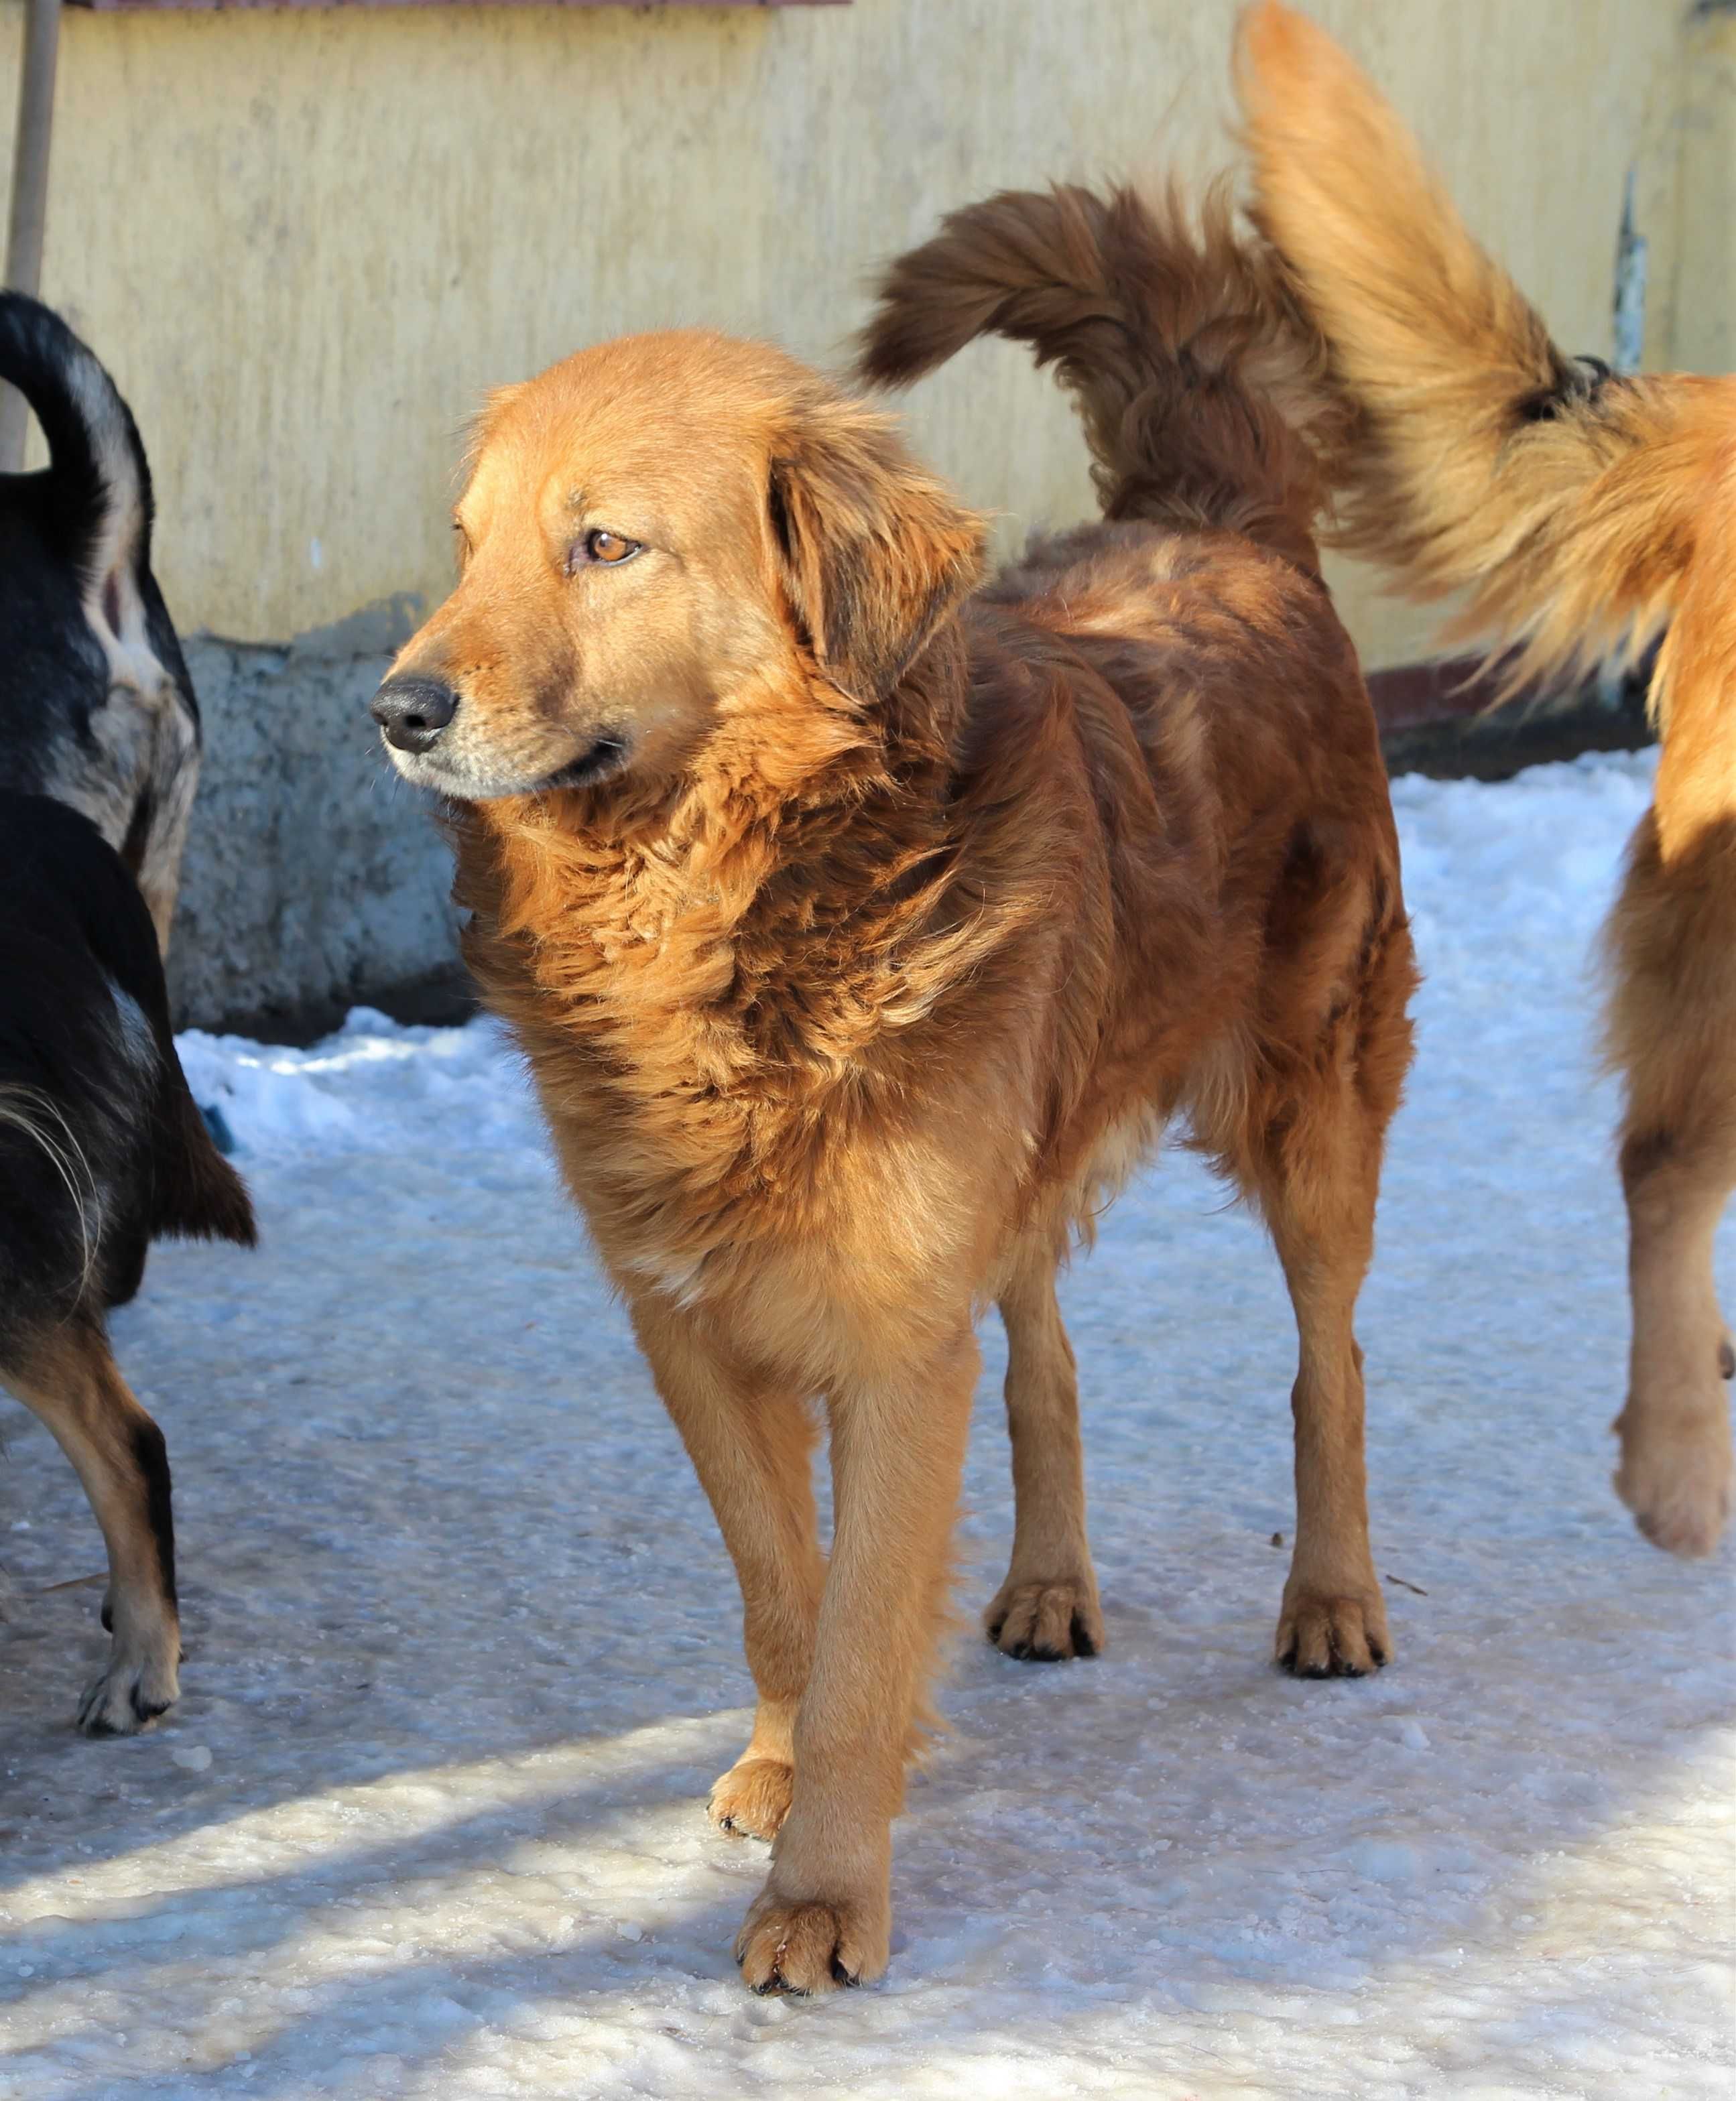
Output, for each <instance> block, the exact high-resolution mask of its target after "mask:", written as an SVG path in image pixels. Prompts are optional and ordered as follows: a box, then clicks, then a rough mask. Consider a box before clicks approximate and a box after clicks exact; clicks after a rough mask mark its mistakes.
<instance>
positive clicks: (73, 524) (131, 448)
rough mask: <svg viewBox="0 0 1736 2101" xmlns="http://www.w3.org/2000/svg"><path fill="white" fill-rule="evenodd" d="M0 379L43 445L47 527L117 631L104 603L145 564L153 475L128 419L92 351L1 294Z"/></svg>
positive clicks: (114, 613) (47, 316)
mask: <svg viewBox="0 0 1736 2101" xmlns="http://www.w3.org/2000/svg"><path fill="white" fill-rule="evenodd" d="M0 379H5V380H10V381H11V384H12V385H13V386H14V387H16V388H17V389H18V391H19V392H20V394H22V395H23V396H24V399H25V400H27V401H28V402H29V404H30V406H31V408H32V409H33V410H34V411H35V412H36V420H37V421H38V422H39V423H40V424H41V425H42V435H43V436H44V437H46V439H47V440H48V456H49V462H50V464H49V468H48V474H47V478H46V480H47V487H46V494H47V497H48V499H49V500H48V504H47V510H48V514H49V518H50V521H51V524H53V526H54V527H55V528H56V529H58V530H59V532H60V533H61V534H62V535H63V536H64V543H65V546H66V548H67V551H68V552H69V554H71V555H73V556H74V558H75V559H77V560H78V562H79V564H80V566H81V568H83V569H84V571H85V573H86V581H87V585H88V586H89V588H90V589H91V590H92V592H93V594H94V596H95V601H96V604H97V606H98V607H100V608H103V609H104V612H105V614H106V615H107V624H108V625H109V627H110V628H111V629H113V630H118V629H119V627H120V625H121V618H120V608H119V606H118V604H109V605H108V606H106V607H104V599H105V597H109V598H113V595H114V594H115V593H116V592H117V591H118V590H119V589H120V580H121V579H122V578H123V577H134V578H136V577H140V576H143V575H144V574H145V573H147V572H148V569H149V567H150V559H151V518H152V502H151V471H150V469H149V467H148V466H147V465H146V463H145V457H144V445H143V444H142V443H141V442H140V436H139V430H138V426H137V425H136V424H135V422H133V419H132V412H131V410H130V409H128V407H127V405H126V402H125V401H123V400H122V398H121V396H120V392H119V390H118V389H117V387H116V386H115V383H114V382H113V380H112V379H111V378H109V374H108V373H107V372H106V371H105V370H104V368H103V365H102V363H101V361H100V360H99V359H98V358H97V357H96V356H95V353H94V352H91V350H89V349H88V348H86V346H85V345H84V344H83V343H81V342H80V341H79V339H78V337H77V336H76V335H74V334H73V331H72V330H70V329H69V327H68V326H67V325H66V323H65V322H64V321H62V320H61V318H60V316H59V315H58V314H57V313H55V312H53V311H52V309H51V308H50V307H45V306H43V305H42V303H41V301H40V300H37V299H27V298H26V297H25V296H24V294H23V293H22V292H0Z"/></svg>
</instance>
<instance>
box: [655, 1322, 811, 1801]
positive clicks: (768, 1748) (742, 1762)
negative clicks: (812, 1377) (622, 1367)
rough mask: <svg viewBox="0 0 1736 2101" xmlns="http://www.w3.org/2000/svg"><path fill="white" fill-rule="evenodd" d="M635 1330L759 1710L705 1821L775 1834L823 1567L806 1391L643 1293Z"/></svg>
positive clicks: (785, 1797)
mask: <svg viewBox="0 0 1736 2101" xmlns="http://www.w3.org/2000/svg"><path fill="white" fill-rule="evenodd" d="M633 1325H634V1326H635V1329H637V1331H638V1334H639V1340H640V1347H642V1348H643V1349H644V1353H645V1356H646V1357H647V1359H648V1360H649V1362H650V1365H651V1369H652V1373H653V1377H654V1378H656V1380H657V1384H658V1391H659V1392H660V1393H661V1394H662V1398H663V1404H664V1405H665V1406H666V1408H667V1409H668V1410H669V1413H670V1415H671V1418H673V1420H674V1422H675V1428H676V1429H677V1430H678V1431H680V1435H681V1441H682V1443H683V1444H684V1445H685V1446H686V1447H687V1451H688V1456H689V1458H690V1459H692V1461H693V1470H694V1471H695V1472H696V1473H697V1475H698V1476H699V1481H700V1485H701V1486H702V1488H704V1490H705V1492H706V1497H707V1499H708V1500H709V1501H710V1502H711V1508H712V1511H713V1512H714V1513H715V1516H716V1518H717V1523H718V1528H719V1530H720V1531H721V1533H723V1535H724V1545H725V1546H727V1547H728V1550H729V1557H730V1559H731V1560H732V1561H733V1562H734V1564H735V1570H736V1575H737V1579H738V1580H739V1581H740V1583H741V1586H742V1643H743V1646H744V1648H746V1652H747V1667H748V1669H749V1670H751V1671H752V1673H753V1674H754V1687H755V1691H756V1692H757V1693H758V1694H759V1707H758V1710H757V1711H756V1713H755V1718H754V1733H753V1736H752V1737H751V1740H750V1741H749V1743H748V1746H747V1749H746V1750H745V1751H744V1752H743V1753H742V1755H741V1757H740V1758H737V1761H736V1763H734V1765H733V1766H732V1767H730V1769H729V1771H728V1772H726V1773H724V1774H723V1775H722V1776H720V1778H719V1780H717V1782H716V1784H715V1786H714V1787H713V1788H712V1789H711V1801H710V1802H709V1804H708V1809H709V1813H710V1815H711V1821H712V1822H713V1823H714V1824H715V1825H718V1826H719V1828H720V1829H722V1830H724V1831H727V1832H728V1833H731V1835H732V1836H733V1837H737V1838H768V1839H769V1838H776V1837H777V1833H778V1829H779V1827H780V1826H781V1825H782V1823H783V1820H784V1816H785V1814H786V1811H788V1809H789V1807H790V1789H791V1787H792V1785H793V1781H794V1771H793V1767H794V1762H795V1714H796V1707H797V1703H798V1702H799V1701H800V1699H801V1696H802V1691H803V1688H804V1686H805V1685H806V1684H807V1683H808V1670H809V1668H810V1666H811V1665H812V1663H813V1652H814V1630H815V1626H816V1625H817V1621H818V1619H819V1615H820V1593H821V1586H822V1585H823V1583H824V1581H825V1577H826V1564H825V1561H824V1559H823V1558H822V1556H821V1552H820V1546H819V1540H818V1537H817V1531H816V1525H815V1519H814V1503H813V1446H814V1441H815V1439H816V1437H817V1434H818V1433H817V1429H816V1426H815V1424H814V1422H813V1418H812V1417H811V1416H810V1415H809V1413H808V1409H807V1408H806V1406H805V1405H804V1403H803V1400H802V1399H801V1397H800V1396H799V1395H797V1394H795V1393H792V1392H790V1391H787V1390H786V1389H783V1388H781V1387H776V1386H774V1385H770V1384H768V1382H766V1381H765V1380H764V1379H763V1378H755V1377H753V1376H751V1374H749V1373H747V1372H746V1371H745V1370H744V1369H742V1367H740V1366H739V1365H737V1364H735V1363H734V1362H733V1360H731V1358H730V1357H729V1356H728V1354H727V1352H726V1351H724V1348H723V1347H722V1346H721V1345H720V1343H719V1342H718V1341H717V1340H716V1339H715V1338H714V1337H712V1336H711V1335H710V1334H707V1333H706V1330H705V1329H702V1327H701V1326H700V1325H698V1324H697V1322H696V1320H694V1318H693V1316H691V1315H689V1314H687V1313H684V1312H682V1311H680V1310H679V1309H677V1308H676V1307H674V1306H673V1305H671V1303H670V1302H669V1301H668V1300H666V1299H664V1298H653V1297H650V1296H649V1295H648V1296H647V1297H646V1298H644V1299H643V1300H641V1301H640V1302H639V1303H635V1306H634V1308H633Z"/></svg>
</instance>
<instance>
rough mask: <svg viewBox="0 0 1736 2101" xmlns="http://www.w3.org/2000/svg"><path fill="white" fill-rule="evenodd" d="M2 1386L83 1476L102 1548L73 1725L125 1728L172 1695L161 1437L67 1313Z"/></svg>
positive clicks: (171, 1574) (175, 1673) (176, 1642)
mask: <svg viewBox="0 0 1736 2101" xmlns="http://www.w3.org/2000/svg"><path fill="white" fill-rule="evenodd" d="M6 1382H7V1385H8V1386H9V1387H11V1389H12V1391H14V1392H15V1394H16V1395H17V1396H18V1397H19V1399H20V1400H22V1401H23V1402H24V1405H25V1406H26V1407H27V1408H29V1409H30V1410H31V1411H32V1412H33V1413H34V1414H36V1415H38V1416H39V1417H40V1418H42V1422H44V1423H46V1425H47V1426H48V1428H49V1429H50V1430H51V1431H52V1432H53V1434H54V1437H55V1442H56V1443H57V1444H59V1445H60V1449H61V1450H62V1451H63V1452H64V1453H65V1454H66V1456H67V1457H68V1458H69V1460H70V1461H71V1462H72V1463H73V1471H75V1472H76V1473H77V1475H78V1478H79V1480H80V1481H81V1482H82V1484H84V1492H85V1493H86V1496H87V1497H89V1498H90V1502H91V1510H92V1511H93V1512H94V1513H95V1518H96V1522H97V1523H98V1524H99V1525H100V1526H101V1528H102V1533H103V1540H104V1545H105V1546H107V1547H108V1550H109V1596H108V1602H107V1603H106V1604H105V1605H104V1608H103V1623H104V1626H107V1627H109V1629H110V1630H111V1631H112V1633H113V1642H112V1643H111V1644H110V1648H109V1661H108V1662H107V1664H106V1665H104V1669H103V1670H101V1671H100V1673H99V1674H98V1675H97V1677H96V1678H95V1679H94V1680H93V1682H92V1683H91V1685H90V1686H89V1687H88V1688H87V1689H86V1692H85V1696H84V1697H83V1699H82V1701H80V1702H79V1706H78V1727H80V1728H81V1729H82V1731H83V1732H84V1733H85V1734H86V1736H131V1735H132V1734H133V1733H134V1732H135V1731H137V1730H139V1729H141V1728H142V1727H144V1724H145V1723H147V1722H148V1721H150V1720H152V1719H153V1718H154V1717H155V1716H157V1715H158V1714H162V1713H163V1711H164V1710H166V1708H169V1707H172V1706H173V1705H174V1704H175V1700H176V1698H177V1697H178V1696H179V1692H180V1683H179V1672H180V1661H181V1623H180V1615H179V1608H178V1607H177V1605H176V1602H175V1527H174V1519H173V1518H172V1516H171V1504H170V1496H169V1455H168V1450H167V1448H166V1445H165V1444H164V1443H163V1435H162V1431H160V1430H159V1429H158V1428H157V1425H156V1424H155V1423H154V1422H153V1421H152V1420H151V1418H150V1417H149V1416H148V1415H147V1414H146V1413H145V1412H144V1409H142V1408H141V1407H140V1405H139V1403H138V1401H137V1400H135V1398H134V1396H133V1393H132V1390H131V1387H128V1385H127V1383H126V1380H125V1379H124V1378H122V1376H121V1373H120V1370H119V1368H118V1367H117V1365H116V1364H115V1361H114V1359H113V1356H111V1355H110V1353H109V1344H108V1341H107V1339H106V1338H105V1337H104V1334H103V1332H102V1330H101V1329H100V1328H99V1327H97V1326H96V1325H94V1324H93V1323H91V1322H88V1321H86V1320H83V1319H82V1318H80V1317H78V1316H74V1318H73V1320H70V1321H69V1322H68V1323H67V1324H66V1325H64V1327H61V1328H58V1329H55V1330H54V1331H53V1332H52V1333H51V1334H49V1335H46V1336H45V1337H43V1338H41V1339H40V1340H39V1341H38V1342H36V1343H35V1345H34V1346H33V1347H30V1348H29V1349H28V1350H26V1351H24V1352H23V1353H22V1359H21V1361H20V1362H18V1363H16V1364H15V1365H8V1367H7V1371H6Z"/></svg>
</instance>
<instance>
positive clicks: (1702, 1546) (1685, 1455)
mask: <svg viewBox="0 0 1736 2101" xmlns="http://www.w3.org/2000/svg"><path fill="white" fill-rule="evenodd" d="M1720 1370H1721V1365H1720ZM1616 1429H1617V1431H1619V1433H1620V1436H1621V1440H1622V1461H1621V1464H1620V1466H1618V1467H1617V1468H1616V1470H1615V1475H1614V1481H1615V1493H1617V1495H1619V1497H1621V1499H1622V1501H1623V1502H1624V1503H1626V1505H1627V1507H1628V1509H1629V1510H1631V1511H1632V1512H1633V1521H1634V1523H1635V1524H1636V1525H1637V1526H1638V1527H1639V1528H1640V1530H1641V1533H1643V1534H1644V1536H1645V1537H1646V1538H1647V1539H1649V1540H1650V1541H1651V1543H1652V1544H1653V1546H1661V1547H1663V1548H1664V1549H1665V1550H1666V1551H1667V1552H1669V1553H1671V1554H1680V1555H1684V1556H1685V1557H1686V1558H1687V1559H1689V1560H1695V1559H1700V1558H1701V1557H1703V1555H1708V1554H1710V1553H1712V1551H1713V1550H1714V1549H1715V1548H1716V1546H1717V1544H1718V1541H1719V1538H1720V1536H1721V1534H1722V1533H1723V1531H1724V1528H1725V1524H1726V1522H1727V1521H1728V1519H1729V1514H1730V1485H1731V1472H1732V1464H1731V1452H1730V1419H1729V1409H1727V1407H1726V1406H1725V1399H1724V1394H1723V1391H1722V1389H1721V1388H1720V1387H1717V1386H1711V1385H1709V1387H1708V1391H1707V1393H1706V1394H1705V1395H1704V1396H1703V1397H1702V1398H1701V1400H1700V1404H1699V1405H1698V1406H1697V1407H1689V1408H1685V1409H1673V1410H1669V1411H1666V1410H1664V1409H1659V1408H1648V1409H1638V1408H1636V1407H1635V1405H1634V1404H1633V1403H1632V1401H1630V1402H1629V1404H1628V1405H1627V1409H1625V1410H1624V1411H1623V1413H1622V1415H1621V1416H1620V1418H1619V1419H1618V1421H1617V1422H1616Z"/></svg>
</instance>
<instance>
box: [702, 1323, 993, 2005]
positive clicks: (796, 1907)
mask: <svg viewBox="0 0 1736 2101" xmlns="http://www.w3.org/2000/svg"><path fill="white" fill-rule="evenodd" d="M975 1383H976V1339H975V1338H974V1337H973V1336H972V1334H971V1333H970V1331H969V1329H968V1327H963V1326H962V1325H961V1329H960V1332H959V1334H957V1335H955V1336H954V1338H952V1340H951V1341H950V1342H948V1344H947V1345H946V1346H945V1347H944V1348H943V1349H941V1351H937V1353H936V1354H935V1355H934V1356H932V1357H931V1358H930V1359H929V1360H928V1361H927V1362H926V1363H924V1364H921V1365H901V1366H897V1367H894V1368H892V1369H889V1370H887V1371H883V1373H881V1375H879V1376H878V1377H864V1378H862V1379H861V1381H860V1382H852V1384H851V1385H850V1386H849V1387H840V1388H839V1390H837V1391H835V1393H834V1394H833V1396H832V1401H831V1427H832V1480H833V1490H834V1497H835V1504H836V1513H837V1516H836V1524H835V1533H834V1537H833V1543H832V1559H831V1567H830V1571H829V1572H828V1574H827V1577H826V1594H825V1596H824V1599H822V1601H821V1608H820V1626H819V1638H818V1643H817V1648H816V1652H815V1656H814V1665H813V1673H812V1674H811V1675H810V1677H809V1679H808V1689H807V1691H806V1692H805V1693H804V1695H803V1697H802V1702H801V1705H800V1708H799V1711H798V1714H797V1717H796V1725H795V1798H794V1800H793V1802H792V1803H791V1806H790V1814H789V1816H788V1818H787V1819H786V1822H785V1824H784V1828H783V1829H782V1832H781V1833H780V1834H779V1836H778V1839H777V1845H776V1846H775V1847H774V1848H773V1856H772V1862H773V1864H772V1872H771V1874H770V1876H769V1878H768V1880H767V1882H766V1886H765V1888H764V1891H762V1892H761V1893H760V1895H759V1897H758V1898H757V1899H756V1900H755V1903H754V1904H753V1906H752V1908H751V1910H750V1911H749V1912H748V1914H747V1917H746V1922H744V1924H743V1925H742V1931H741V1932H740V1934H739V1935H737V1940H736V1957H737V1961H738V1962H740V1964H741V1966H742V1976H743V1977H744V1978H745V1979H746V1982H747V1983H748V1984H750V1985H751V1987H752V1988H753V1989H754V1990H755V1991H756V1992H780V1991H787V1992H799V1993H807V1992H824V1991H830V1990H831V1989H832V1988H834V1987H835V1986H837V1985H840V1984H861V1982H862V1981H863V1980H864V1979H867V1978H870V1977H874V1976H877V1975H879V1972H880V1971H883V1969H884V1968H885V1967H886V1960H887V1954H888V1948H889V1946H890V1943H891V1935H892V1904H891V1873H892V1819H893V1817H894V1816H897V1813H898V1811H899V1809H900V1808H901V1807H902V1805H903V1800H904V1769H905V1762H906V1758H907V1757H908V1756H909V1753H910V1743H911V1736H912V1725H913V1723H914V1719H915V1717H916V1713H917V1708H918V1703H919V1700H920V1698H921V1696H922V1692H923V1684H924V1682H925V1680H926V1679H927V1677H928V1672H929V1670H930V1669H931V1668H932V1662H933V1656H934V1649H935V1645H936V1640H937V1634H938V1632H939V1628H940V1624H941V1616H942V1609H943V1605H944V1599H945V1587H946V1580H947V1573H948V1541H949V1537H950V1532H951V1528H952V1523H953V1517H954V1512H955V1511H956V1509H957V1506H958V1498H959V1475H960V1473H961V1471H962V1470H963V1462H964V1444H965V1438H966V1435H967V1432H968V1428H969V1425H970V1412H971V1394H972V1388H973V1387H974V1386H975Z"/></svg>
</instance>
